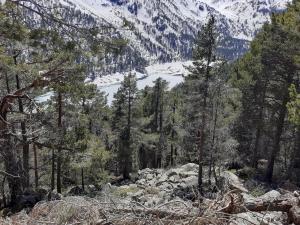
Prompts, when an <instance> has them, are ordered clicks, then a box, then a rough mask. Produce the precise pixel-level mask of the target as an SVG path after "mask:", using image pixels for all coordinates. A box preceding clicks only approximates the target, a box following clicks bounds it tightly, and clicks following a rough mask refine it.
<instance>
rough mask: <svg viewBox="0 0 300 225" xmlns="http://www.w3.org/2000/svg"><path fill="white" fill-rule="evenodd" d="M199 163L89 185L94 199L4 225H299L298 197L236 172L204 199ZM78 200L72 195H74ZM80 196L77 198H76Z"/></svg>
mask: <svg viewBox="0 0 300 225" xmlns="http://www.w3.org/2000/svg"><path fill="white" fill-rule="evenodd" d="M197 171H198V166H197V165H196V164H191V163H190V164H186V165H183V166H181V167H178V168H173V169H169V170H162V169H144V170H141V171H139V173H138V175H137V178H136V181H135V182H127V183H126V182H124V183H121V184H118V186H117V185H111V184H107V185H105V186H104V187H103V188H102V189H101V190H96V189H95V187H94V186H92V185H89V186H87V187H86V189H89V191H90V193H91V192H94V196H93V197H91V195H90V194H89V195H90V197H87V196H86V195H82V196H78V195H76V194H78V190H79V189H78V187H74V188H72V189H70V190H69V192H68V193H66V196H65V197H62V196H61V197H60V199H57V200H53V201H46V200H45V201H41V202H39V203H37V204H36V205H35V206H34V207H33V208H32V209H30V210H25V209H24V210H22V211H21V212H19V213H17V214H14V215H11V216H9V217H6V218H2V219H0V224H1V225H2V224H3V225H23V224H24V225H25V224H27V225H46V224H49V225H50V224H51V225H52V224H55V225H56V224H57V225H77V224H78V225H148V224H149V225H173V224H174V225H177V224H178V225H179V224H182V225H204V224H205V225H206V224H207V225H208V224H212V225H226V224H228V225H235V224H236V225H253V224H254V225H266V224H269V225H284V224H289V223H290V224H292V223H293V224H295V225H300V208H299V204H300V198H299V196H300V195H299V192H298V191H296V190H294V191H292V190H289V191H288V190H284V189H280V188H279V189H277V190H270V189H269V190H267V189H264V188H262V187H259V185H252V187H251V189H249V187H250V185H247V183H245V182H244V181H243V180H241V179H240V178H239V177H238V176H236V175H235V174H234V173H233V172H230V171H223V172H221V173H220V177H219V180H218V181H217V182H218V187H219V188H217V186H216V185H215V184H214V182H212V184H211V185H205V187H204V193H205V194H204V196H202V197H201V198H199V196H198V194H197V193H198V192H197V189H196V185H197ZM71 195H73V196H71ZM74 195H75V196H74Z"/></svg>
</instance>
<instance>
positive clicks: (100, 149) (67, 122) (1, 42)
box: [0, 0, 300, 208]
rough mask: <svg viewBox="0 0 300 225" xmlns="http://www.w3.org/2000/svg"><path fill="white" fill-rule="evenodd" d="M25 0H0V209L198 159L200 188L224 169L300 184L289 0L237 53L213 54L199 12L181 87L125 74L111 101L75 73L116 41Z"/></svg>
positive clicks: (296, 13) (213, 37) (296, 49)
mask: <svg viewBox="0 0 300 225" xmlns="http://www.w3.org/2000/svg"><path fill="white" fill-rule="evenodd" d="M30 2H31V1H30ZM32 2H33V4H29V5H28V4H25V3H23V2H22V1H15V0H7V1H6V3H5V4H3V5H1V6H0V158H1V161H0V168H1V169H0V191H1V195H2V196H1V200H0V203H1V207H2V208H5V207H12V208H14V207H19V206H18V203H19V202H20V198H21V197H20V196H22V195H23V194H24V193H26V192H28V191H29V190H32V191H34V190H35V191H39V190H40V189H42V188H44V189H46V190H50V193H51V191H52V192H53V191H54V190H55V191H56V192H57V193H64V192H65V191H66V190H68V188H69V187H71V186H78V187H80V188H81V189H82V191H84V190H85V188H86V186H87V185H91V184H92V185H95V186H101V185H104V184H105V183H108V182H125V181H126V180H134V179H135V178H136V176H137V173H138V171H139V170H141V169H145V168H162V169H164V168H172V167H176V166H178V165H183V164H186V163H195V164H198V165H199V169H198V184H197V189H198V191H199V193H200V196H203V195H205V192H206V191H207V190H208V188H209V187H210V186H217V185H218V183H219V181H220V176H219V175H220V171H223V170H231V169H236V170H238V171H239V175H241V176H243V178H245V179H250V178H251V179H255V180H258V181H260V182H262V183H264V184H266V185H271V186H273V187H276V186H278V185H280V184H283V183H286V182H290V183H292V184H294V185H300V94H299V92H300V86H299V85H300V19H299V18H300V1H299V0H294V1H293V2H292V3H291V4H290V5H289V6H288V9H287V10H286V11H284V12H282V13H279V14H273V15H272V16H271V22H270V23H267V24H265V25H264V26H263V28H262V29H261V31H260V32H259V33H258V34H257V36H256V37H255V39H254V40H253V41H252V42H251V46H250V49H249V51H248V52H247V53H246V54H245V55H244V56H242V57H241V58H239V59H238V60H236V61H226V60H225V58H224V57H223V56H222V55H221V54H220V53H219V52H218V51H217V49H218V44H219V43H218V40H219V38H218V33H217V32H216V29H215V20H214V17H210V18H209V20H208V22H207V23H206V24H205V25H204V26H203V27H202V29H201V30H200V31H199V33H198V36H197V38H196V41H195V43H194V47H193V58H192V61H193V63H192V65H191V66H188V67H187V70H188V75H187V76H185V77H184V82H183V83H182V84H180V85H178V86H176V87H175V88H173V89H169V88H168V83H167V82H166V81H165V80H164V79H163V77H162V78H158V79H157V80H156V81H155V83H154V85H153V87H149V86H147V87H146V88H144V89H142V90H139V89H138V88H137V78H136V75H135V73H134V72H129V73H128V75H126V76H125V78H124V81H122V83H121V87H120V88H119V89H118V91H117V93H116V94H115V96H114V101H113V103H112V105H108V104H107V99H106V96H105V94H104V93H103V92H101V89H98V88H97V87H96V85H94V84H92V83H88V82H86V78H87V75H86V74H88V73H87V71H88V70H89V69H90V68H89V67H90V66H91V62H92V60H90V59H91V58H93V57H95V56H98V57H103V56H104V55H105V54H110V53H112V52H113V53H114V54H122V51H121V49H122V48H123V47H124V46H125V45H126V41H125V40H119V39H112V38H110V35H109V32H110V28H109V27H105V26H104V27H97V28H89V27H85V26H81V25H80V24H72V23H69V22H67V21H64V20H62V19H60V18H61V17H60V15H59V13H60V12H59V10H58V11H56V12H55V13H53V11H51V10H48V9H47V8H43V7H42V6H41V5H39V3H38V1H32ZM25 14H30V15H31V16H32V17H35V18H38V19H39V21H40V22H39V23H36V24H32V23H31V22H30V19H29V20H28V19H24V18H25V17H24V15H25ZM87 61H89V64H87V63H86V62H87ZM47 93H51V98H50V99H49V100H47V101H39V98H40V96H42V95H45V94H47Z"/></svg>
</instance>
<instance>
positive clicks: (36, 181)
mask: <svg viewBox="0 0 300 225" xmlns="http://www.w3.org/2000/svg"><path fill="white" fill-rule="evenodd" d="M33 157H34V184H35V188H36V189H37V188H38V187H39V173H38V158H37V151H36V145H35V144H33Z"/></svg>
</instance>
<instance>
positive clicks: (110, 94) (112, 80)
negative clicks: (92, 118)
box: [93, 61, 191, 105]
mask: <svg viewBox="0 0 300 225" xmlns="http://www.w3.org/2000/svg"><path fill="white" fill-rule="evenodd" d="M188 65H191V61H187V62H172V63H165V64H154V65H151V66H148V67H146V74H142V73H138V72H134V73H136V76H137V79H138V81H137V86H138V89H143V88H145V87H146V86H150V87H151V86H153V85H154V83H153V82H154V81H155V80H156V79H157V78H159V77H161V78H163V79H165V80H166V81H167V82H168V87H169V88H173V87H175V86H176V85H177V84H179V83H181V82H183V79H184V76H185V75H186V74H187V70H186V68H184V66H188ZM125 75H126V74H125V73H123V74H121V73H117V74H113V75H109V76H104V77H101V78H97V79H96V80H94V81H93V83H94V84H96V85H97V86H98V88H99V89H100V90H101V91H103V92H105V93H106V94H107V101H108V104H109V105H111V103H112V101H113V100H114V94H115V93H116V92H117V91H118V89H119V87H120V83H121V82H122V81H123V79H124V76H125Z"/></svg>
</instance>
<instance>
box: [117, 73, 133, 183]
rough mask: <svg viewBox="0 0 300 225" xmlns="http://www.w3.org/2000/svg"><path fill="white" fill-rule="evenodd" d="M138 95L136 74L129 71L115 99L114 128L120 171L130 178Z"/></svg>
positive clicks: (124, 176)
mask: <svg viewBox="0 0 300 225" xmlns="http://www.w3.org/2000/svg"><path fill="white" fill-rule="evenodd" d="M136 96H137V84H136V76H135V74H133V73H129V75H128V76H125V77H124V81H123V82H122V83H121V87H120V88H119V89H118V92H117V93H116V94H115V96H114V97H115V100H114V101H113V106H112V107H113V117H112V129H113V131H114V132H115V133H116V134H117V140H116V142H117V143H116V147H117V153H118V163H119V168H120V172H121V173H122V175H123V178H124V179H129V178H130V176H129V173H130V172H131V171H132V164H133V161H132V157H133V154H134V149H133V135H134V131H133V128H134V125H135V124H134V123H135V121H134V117H133V114H134V110H135V103H136Z"/></svg>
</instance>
